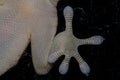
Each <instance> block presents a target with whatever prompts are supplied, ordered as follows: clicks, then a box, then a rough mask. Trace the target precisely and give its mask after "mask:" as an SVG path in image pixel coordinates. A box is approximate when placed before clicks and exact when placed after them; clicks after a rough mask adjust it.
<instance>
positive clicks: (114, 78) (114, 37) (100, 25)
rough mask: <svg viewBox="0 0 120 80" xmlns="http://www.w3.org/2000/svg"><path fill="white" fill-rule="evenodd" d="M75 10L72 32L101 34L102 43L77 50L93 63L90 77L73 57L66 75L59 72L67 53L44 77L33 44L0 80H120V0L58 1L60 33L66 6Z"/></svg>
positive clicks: (84, 36) (90, 34)
mask: <svg viewBox="0 0 120 80" xmlns="http://www.w3.org/2000/svg"><path fill="white" fill-rule="evenodd" d="M68 5H69V6H71V7H72V8H73V9H74V18H73V32H74V35H75V36H76V37H77V38H88V37H91V36H94V35H101V36H103V37H104V38H105V41H104V42H103V43H102V44H101V45H96V46H95V45H94V46H93V45H89V46H88V45H84V46H79V47H78V51H79V53H80V54H81V56H82V57H83V58H84V60H85V61H86V62H87V63H88V64H89V65H90V68H91V72H90V74H89V76H88V77H86V76H85V75H84V74H82V73H81V71H80V69H79V67H78V64H77V62H76V60H75V59H74V58H72V59H71V62H70V68H69V71H68V73H67V74H66V75H61V74H59V72H58V67H59V65H60V63H61V62H62V60H63V59H64V56H62V57H61V58H60V59H59V60H58V61H57V62H56V63H55V65H54V67H53V69H52V70H51V71H50V72H49V73H48V74H47V75H44V76H40V75H37V74H36V73H35V71H34V68H33V64H32V58H31V54H30V53H31V47H30V46H31V44H29V46H28V47H27V49H26V50H25V52H24V54H23V56H22V57H21V59H20V60H19V63H18V64H17V65H16V66H15V67H13V68H12V69H10V70H9V71H8V72H7V73H5V74H4V75H2V76H1V77H0V80H120V45H119V44H120V0H61V1H60V2H59V3H58V6H57V9H58V19H59V20H58V30H57V34H58V33H60V32H62V31H64V30H65V22H64V17H63V9H64V7H65V6H68Z"/></svg>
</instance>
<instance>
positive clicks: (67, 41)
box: [48, 6, 104, 76]
mask: <svg viewBox="0 0 120 80" xmlns="http://www.w3.org/2000/svg"><path fill="white" fill-rule="evenodd" d="M64 17H65V21H66V29H65V31H64V32H61V33H59V34H58V35H57V36H56V37H55V39H54V42H53V45H52V49H51V55H50V56H49V58H48V61H49V62H50V63H54V62H55V61H56V60H57V59H58V58H59V57H60V56H62V55H65V59H64V60H63V62H62V63H61V65H60V67H59V72H60V73H61V74H66V73H67V71H68V67H69V62H70V59H71V57H74V58H75V59H76V60H77V62H78V63H79V67H80V69H81V72H82V73H83V74H85V75H86V76H88V75H89V72H90V67H89V66H88V64H87V63H86V62H85V61H84V60H83V58H82V57H81V56H80V54H79V52H78V50H77V48H78V46H80V45H99V44H101V43H102V42H103V41H104V38H103V37H101V36H98V35H95V36H93V37H90V38H87V39H77V38H76V37H75V36H74V35H73V31H72V18H73V10H72V8H71V7H69V6H67V7H65V9H64Z"/></svg>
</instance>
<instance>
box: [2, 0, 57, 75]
mask: <svg viewBox="0 0 120 80" xmlns="http://www.w3.org/2000/svg"><path fill="white" fill-rule="evenodd" d="M57 2H58V0H0V75H2V74H4V73H5V72H6V71H7V70H8V69H10V68H11V67H13V66H14V65H16V64H17V62H18V60H19V58H20V57H21V55H22V53H23V51H24V50H25V48H26V47H27V45H28V43H29V42H30V41H31V47H32V59H33V65H34V68H35V71H36V72H37V73H38V74H41V75H43V74H46V73H48V71H49V70H50V69H51V65H50V64H49V63H48V61H47V60H48V55H49V51H50V48H51V44H52V41H53V38H54V35H55V33H56V27H57V10H56V5H57Z"/></svg>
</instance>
